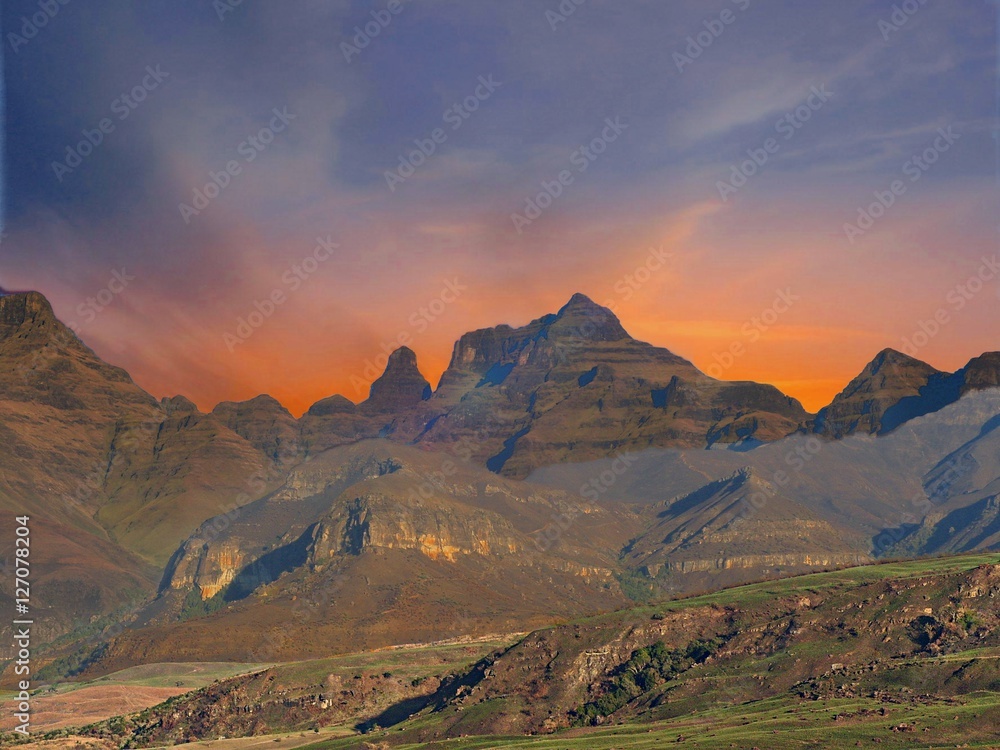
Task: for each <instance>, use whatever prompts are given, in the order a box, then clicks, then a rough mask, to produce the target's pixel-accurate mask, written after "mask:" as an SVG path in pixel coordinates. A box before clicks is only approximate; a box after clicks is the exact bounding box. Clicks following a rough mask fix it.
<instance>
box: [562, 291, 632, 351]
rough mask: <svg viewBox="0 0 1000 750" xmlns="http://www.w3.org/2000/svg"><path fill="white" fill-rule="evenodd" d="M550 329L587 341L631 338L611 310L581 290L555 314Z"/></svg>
mask: <svg viewBox="0 0 1000 750" xmlns="http://www.w3.org/2000/svg"><path fill="white" fill-rule="evenodd" d="M550 330H551V331H553V332H556V333H560V334H564V335H566V334H568V335H570V336H576V337H578V338H580V339H585V340H587V341H621V340H622V339H628V338H630V336H629V335H628V332H627V331H626V330H625V329H624V328H623V327H622V324H621V321H619V320H618V317H617V316H616V315H615V314H614V313H613V312H611V310H609V309H608V308H606V307H602V306H601V305H598V304H597V303H596V302H594V301H593V300H592V299H590V297H588V296H586V295H585V294H580V293H579V292H578V293H576V294H574V295H573V296H572V297H571V298H570V300H569V302H567V303H566V304H565V305H563V307H562V308H561V309H560V310H559V312H557V313H556V314H555V316H553V319H552V323H551V324H550Z"/></svg>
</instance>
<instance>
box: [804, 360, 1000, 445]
mask: <svg viewBox="0 0 1000 750" xmlns="http://www.w3.org/2000/svg"><path fill="white" fill-rule="evenodd" d="M998 385H1000V352H991V353H987V354H984V355H983V356H981V357H977V358H976V359H973V360H972V361H971V362H969V364H968V365H966V366H965V367H964V368H962V369H961V370H959V371H958V372H955V373H946V372H941V371H940V370H937V369H935V368H934V367H931V366H930V365H928V364H927V363H926V362H921V361H920V360H917V359H914V358H913V357H909V356H907V355H906V354H903V353H901V352H897V351H895V350H893V349H886V350H885V351H883V352H881V353H880V354H879V355H878V356H877V357H876V358H875V359H874V360H873V361H872V362H871V363H870V364H869V365H868V366H867V367H865V369H864V370H863V371H862V372H861V374H860V375H858V377H856V378H855V379H854V380H852V381H851V383H850V384H849V385H848V386H847V388H845V389H844V391H843V392H841V393H840V394H839V395H838V396H837V397H836V398H835V399H834V400H833V402H832V403H831V404H830V405H829V406H828V407H826V408H825V409H823V410H822V411H820V413H819V414H818V415H817V416H816V419H815V421H814V423H813V430H814V431H815V432H818V433H820V434H823V435H826V436H827V437H832V438H838V439H839V438H843V437H847V436H849V435H854V434H857V433H861V434H872V435H875V434H878V435H884V434H887V433H889V432H892V431H893V430H895V429H897V428H898V427H900V426H901V425H903V424H906V423H907V422H909V421H910V420H913V419H916V418H917V417H921V416H924V415H926V414H930V413H933V412H936V411H940V410H941V409H943V408H945V407H946V406H948V405H949V404H953V403H955V402H956V401H958V400H959V399H960V398H962V397H963V396H965V395H968V394H969V393H974V392H976V391H981V390H986V389H988V388H996V387H998Z"/></svg>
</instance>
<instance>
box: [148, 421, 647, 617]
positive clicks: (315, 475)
mask: <svg viewBox="0 0 1000 750" xmlns="http://www.w3.org/2000/svg"><path fill="white" fill-rule="evenodd" d="M439 461H440V459H439V458H438V457H436V456H434V455H433V454H427V453H425V452H423V451H419V450H416V449H412V448H409V449H406V448H401V447H395V446H391V445H390V444H388V443H385V442H383V441H371V442H368V443H361V444H358V445H355V446H351V447H349V448H343V449H338V450H335V451H331V452H328V453H326V454H324V455H323V456H322V457H320V458H318V459H316V460H315V461H312V462H309V463H306V464H303V465H302V466H300V467H298V468H297V469H295V470H294V471H293V472H292V473H291V475H290V476H289V479H288V481H287V482H286V483H285V485H284V486H282V487H281V488H279V489H278V490H277V491H275V492H274V493H272V494H271V495H270V496H268V497H266V498H264V499H262V500H259V501H257V502H255V503H252V504H250V505H248V506H246V507H245V508H242V509H241V510H240V511H238V512H235V513H233V514H230V515H229V516H228V517H225V518H221V519H213V520H212V521H209V522H208V523H206V525H205V526H204V527H203V528H202V529H199V531H198V532H197V533H196V534H195V535H194V536H193V537H192V538H191V539H189V540H188V541H186V542H185V543H184V544H183V545H182V546H181V547H180V549H178V551H177V552H176V553H175V555H174V557H173V558H172V559H171V561H170V563H169V565H168V567H167V571H166V573H165V576H164V580H163V584H162V586H161V588H162V589H163V590H167V589H173V590H180V591H187V590H190V589H191V588H192V587H194V588H197V590H199V591H200V592H201V595H202V598H204V599H208V598H211V597H212V596H215V595H216V594H217V593H219V592H220V591H222V590H224V589H226V588H227V587H229V586H231V585H235V588H234V589H233V590H231V591H229V592H228V593H229V598H230V599H232V600H237V599H240V598H244V597H245V596H247V595H249V594H250V593H252V592H253V591H254V590H256V589H257V588H258V587H259V586H260V585H263V584H265V583H269V582H271V581H273V580H277V579H278V578H279V577H280V576H281V575H282V574H284V573H287V572H290V571H292V570H296V569H299V568H302V569H308V570H313V571H315V570H322V569H323V567H324V566H326V565H329V564H340V563H343V562H344V561H345V559H347V558H358V557H361V558H363V557H365V556H366V555H367V554H370V553H380V554H384V553H388V552H391V551H414V552H417V553H419V554H421V555H423V556H424V557H426V558H428V559H430V560H433V561H438V562H446V563H459V562H461V561H462V560H463V559H464V558H468V557H473V556H475V557H480V558H488V559H489V560H490V564H497V565H501V566H503V565H512V566H523V565H528V566H533V565H538V564H542V563H540V562H539V560H542V562H543V563H544V565H548V566H549V567H551V566H552V565H553V564H554V563H553V561H552V560H546V559H544V556H543V555H541V554H540V552H541V551H542V550H545V551H546V552H547V551H548V549H547V548H548V547H549V546H550V544H551V540H550V539H548V538H547V537H544V538H543V537H539V536H538V535H537V533H536V534H535V535H532V532H537V531H538V530H539V529H543V528H545V527H546V526H547V525H552V523H553V519H555V518H560V517H565V518H570V519H572V525H574V526H577V527H578V528H576V529H574V531H573V533H572V534H570V535H569V536H568V537H566V539H565V540H563V541H565V544H564V545H563V546H562V548H561V549H562V553H560V554H556V558H558V565H556V566H555V567H556V568H557V569H559V570H561V571H575V572H577V573H578V574H579V575H582V576H586V577H591V576H593V575H597V576H598V577H600V578H604V579H610V577H611V574H612V569H613V567H614V565H613V558H612V557H608V556H607V555H608V554H609V553H610V554H613V552H614V550H615V549H617V547H618V546H620V544H622V543H624V539H625V537H626V534H627V533H628V529H632V528H633V527H632V526H630V523H633V522H634V521H635V519H634V518H633V517H632V516H630V515H629V514H625V516H622V517H617V516H614V515H613V514H610V513H609V512H608V511H606V510H604V509H602V508H600V507H598V506H589V505H585V504H581V503H580V502H577V501H574V500H573V499H572V498H571V497H570V496H568V495H566V493H562V492H559V491H552V492H550V493H548V494H549V495H550V496H549V497H544V496H540V495H538V494H537V493H536V492H535V491H534V490H533V489H531V488H528V487H522V486H519V485H516V484H510V483H508V482H504V481H499V482H496V481H494V480H489V479H488V477H490V474H489V473H488V472H485V471H483V470H481V469H471V468H464V467H463V468H461V469H459V468H458V467H457V466H455V465H454V463H453V462H452V463H451V465H450V466H449V465H448V464H446V465H445V467H444V469H442V468H441V466H440V463H439ZM567 509H569V510H570V511H571V513H572V515H567V513H566V511H567ZM623 519H632V520H623ZM600 523H608V524H610V525H609V526H608V527H607V529H606V530H604V531H602V532H599V533H598V534H597V537H596V539H593V540H590V539H588V540H587V542H586V543H584V546H582V547H580V548H577V547H575V546H574V545H573V544H572V542H571V540H572V539H575V538H578V537H579V534H580V533H582V531H583V530H585V529H590V530H593V529H595V528H596V525H597V524H600ZM622 524H624V525H622ZM598 540H600V541H598ZM602 542H611V544H610V546H607V547H606V546H604V545H603V543H602ZM563 553H564V554H563Z"/></svg>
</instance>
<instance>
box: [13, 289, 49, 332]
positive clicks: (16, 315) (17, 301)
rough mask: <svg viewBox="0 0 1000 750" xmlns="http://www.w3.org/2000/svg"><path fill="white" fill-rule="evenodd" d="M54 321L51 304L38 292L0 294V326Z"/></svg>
mask: <svg viewBox="0 0 1000 750" xmlns="http://www.w3.org/2000/svg"><path fill="white" fill-rule="evenodd" d="M48 322H52V323H56V322H58V321H57V320H56V316H55V313H54V312H53V311H52V305H51V304H49V301H48V300H47V299H46V298H45V296H44V295H42V294H40V293H39V292H4V293H3V294H0V326H11V327H18V326H22V325H24V324H25V323H48Z"/></svg>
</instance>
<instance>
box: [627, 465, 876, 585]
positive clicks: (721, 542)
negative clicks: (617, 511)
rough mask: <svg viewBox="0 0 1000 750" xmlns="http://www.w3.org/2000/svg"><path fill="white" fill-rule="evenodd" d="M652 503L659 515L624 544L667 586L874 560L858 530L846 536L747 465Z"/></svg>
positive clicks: (631, 558)
mask: <svg viewBox="0 0 1000 750" xmlns="http://www.w3.org/2000/svg"><path fill="white" fill-rule="evenodd" d="M652 510H653V511H654V512H655V513H656V519H657V520H656V522H655V523H654V524H653V525H652V526H650V527H649V528H648V529H647V530H646V531H645V532H644V533H643V534H642V535H641V536H639V537H638V538H637V539H635V540H633V541H632V542H631V543H630V544H629V547H628V548H627V550H626V559H627V560H628V564H629V565H630V566H631V567H634V568H638V569H641V570H644V571H645V572H646V573H647V574H648V575H649V576H650V577H652V578H654V579H656V580H657V582H658V583H659V584H660V585H661V586H664V587H666V588H667V589H674V590H678V591H679V590H690V588H691V587H692V586H696V585H697V584H698V583H699V582H701V583H702V584H703V585H707V584H708V582H709V581H725V582H726V583H727V584H728V583H738V582H742V581H744V580H747V579H748V578H758V577H773V576H776V575H792V574H795V573H802V572H806V571H809V570H815V569H817V568H825V567H838V566H846V565H860V564H863V563H866V562H870V561H871V560H872V557H871V556H870V554H869V550H868V545H867V540H866V539H865V538H864V537H863V536H860V535H857V536H855V538H854V539H851V536H852V534H851V533H850V532H847V531H846V530H845V529H844V528H841V527H838V526H836V525H834V524H832V523H831V522H830V521H828V520H826V519H824V518H822V517H820V516H819V514H817V513H816V511H815V510H813V509H812V508H811V507H810V504H809V503H808V502H805V501H804V500H802V499H799V498H797V497H796V495H795V493H794V492H786V491H784V490H783V488H782V487H781V486H780V485H779V484H777V482H775V481H774V480H773V478H770V479H769V478H765V477H763V476H761V474H760V473H759V472H758V471H757V470H755V469H753V468H750V467H747V468H744V469H741V470H740V471H739V472H737V473H736V474H734V475H732V476H730V477H727V478H725V479H721V480H718V481H716V482H713V483H711V484H708V485H706V486H704V487H702V488H701V489H699V490H697V491H696V492H693V493H691V494H689V495H686V496H682V497H679V498H677V499H675V500H672V501H669V502H666V503H662V504H660V505H657V506H654V508H653V509H652ZM852 547H854V549H853V550H852V549H851V548H852ZM695 574H705V575H702V576H697V575H695ZM681 577H683V580H682V578H681Z"/></svg>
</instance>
